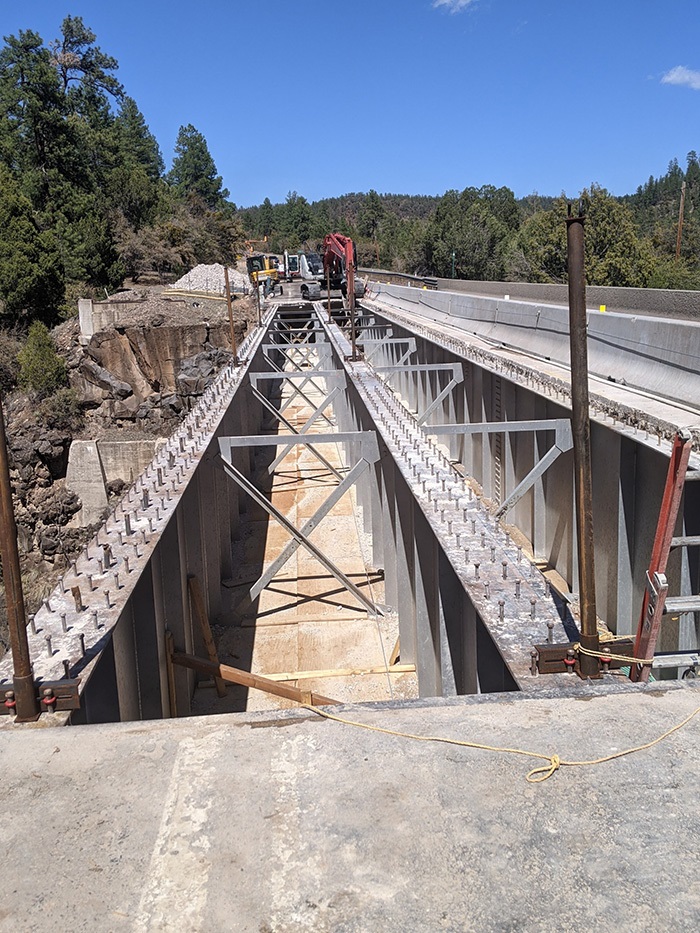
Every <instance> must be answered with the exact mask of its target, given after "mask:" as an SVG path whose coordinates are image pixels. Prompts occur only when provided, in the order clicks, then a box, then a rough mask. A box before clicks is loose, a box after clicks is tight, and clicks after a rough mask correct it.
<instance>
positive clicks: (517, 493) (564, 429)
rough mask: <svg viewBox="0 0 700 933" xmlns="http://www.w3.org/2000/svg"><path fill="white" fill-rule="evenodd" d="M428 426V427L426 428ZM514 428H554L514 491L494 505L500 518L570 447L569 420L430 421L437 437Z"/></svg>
mask: <svg viewBox="0 0 700 933" xmlns="http://www.w3.org/2000/svg"><path fill="white" fill-rule="evenodd" d="M426 430H427V429H426ZM516 431H554V444H553V445H552V447H550V449H549V450H548V451H547V453H546V454H545V455H544V457H542V458H541V459H540V460H539V461H538V462H537V463H536V464H535V466H534V467H533V468H532V469H531V470H530V472H529V473H528V474H527V476H525V477H524V478H523V479H522V480H521V481H520V483H518V485H517V486H516V487H515V489H514V490H513V492H512V493H511V494H510V495H509V496H508V497H507V498H506V499H505V501H504V502H503V503H502V504H501V505H500V506H499V507H498V508H497V509H496V511H495V512H494V515H495V516H496V518H501V517H502V516H503V515H505V514H506V512H509V511H510V510H511V509H512V508H513V506H515V505H516V504H517V503H518V502H519V501H520V500H521V499H522V497H523V496H524V495H525V493H526V492H527V491H528V489H531V488H532V486H533V485H534V484H535V482H536V481H537V480H538V479H539V478H540V477H541V476H542V475H543V474H544V473H545V472H546V471H547V470H548V469H549V467H550V466H551V465H552V464H553V463H554V461H555V460H557V458H558V457H559V455H560V454H562V453H565V452H566V451H567V450H571V448H572V447H573V444H574V441H573V437H572V436H571V422H570V421H569V420H568V418H547V419H544V420H539V421H484V422H479V423H477V422H472V423H471V424H431V425H430V426H429V433H430V434H434V435H435V436H436V437H442V436H444V435H445V434H508V433H510V432H516Z"/></svg>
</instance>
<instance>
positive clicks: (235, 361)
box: [224, 263, 238, 366]
mask: <svg viewBox="0 0 700 933" xmlns="http://www.w3.org/2000/svg"><path fill="white" fill-rule="evenodd" d="M224 282H225V283H226V306H227V307H228V323H229V326H230V328H231V350H232V351H233V365H234V366H238V346H237V344H236V331H235V328H234V326H233V306H232V303H231V285H230V283H229V280H228V266H227V265H226V264H225V263H224Z"/></svg>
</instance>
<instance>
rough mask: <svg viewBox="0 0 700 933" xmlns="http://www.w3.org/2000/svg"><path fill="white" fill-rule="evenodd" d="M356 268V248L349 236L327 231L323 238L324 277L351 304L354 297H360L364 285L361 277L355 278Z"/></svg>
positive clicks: (363, 291) (363, 290)
mask: <svg viewBox="0 0 700 933" xmlns="http://www.w3.org/2000/svg"><path fill="white" fill-rule="evenodd" d="M356 269H357V250H356V248H355V244H354V243H353V241H352V240H351V239H350V237H349V236H345V235H344V234H342V233H329V234H327V235H326V237H324V240H323V272H324V279H325V280H326V282H327V283H329V284H330V287H331V288H339V289H340V290H341V291H342V293H343V297H344V298H346V299H347V300H348V303H350V296H352V299H353V300H352V304H351V305H350V306H352V305H354V299H355V298H362V297H363V296H364V294H365V285H364V282H363V281H362V279H356V278H355V271H356Z"/></svg>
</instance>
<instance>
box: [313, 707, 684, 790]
mask: <svg viewBox="0 0 700 933" xmlns="http://www.w3.org/2000/svg"><path fill="white" fill-rule="evenodd" d="M304 708H305V709H308V710H311V712H312V713H317V714H318V715H319V716H323V718H324V719H331V720H333V722H340V723H342V724H343V725H346V726H356V727H357V728H358V729H368V730H369V731H370V732H383V733H384V735H395V736H399V737H400V738H404V739H415V740H416V741H417V742H443V743H444V744H446V745H460V746H462V747H463V748H475V749H478V750H480V751H485V752H501V753H503V754H507V755H523V756H525V757H526V758H540V759H542V761H546V762H547V764H546V765H542V766H540V767H539V768H533V769H532V770H531V771H528V773H527V774H526V776H525V780H526V781H527V782H528V783H529V784H541V783H542V781H546V780H547V778H550V777H551V776H552V775H553V774H554V772H555V771H558V770H559V768H582V767H585V766H586V765H602V764H604V763H605V762H606V761H613V760H614V759H615V758H624V757H625V755H632V754H634V753H635V752H643V751H645V750H646V749H648V748H653V747H654V745H658V744H659V742H663V740H664V739H667V738H668V737H669V736H670V735H673V733H674V732H678V731H679V729H682V728H683V727H684V726H687V725H688V723H689V722H690V720H691V719H693V718H694V717H695V716H697V715H698V713H700V706H698V707H696V709H694V710H693V712H692V713H690V715H689V716H686V717H685V719H684V720H682V722H679V723H677V724H676V725H675V726H672V727H671V728H670V729H668V730H667V731H666V732H664V734H663V735H660V736H658V738H656V739H652V741H651V742H646V743H645V744H644V745H635V746H634V748H626V749H624V750H623V751H621V752H613V753H612V754H610V755H603V756H602V757H601V758H592V759H591V760H590V761H565V760H564V759H563V758H560V757H559V755H545V754H543V753H542V752H530V751H527V750H526V749H523V748H508V747H507V746H499V745H483V744H482V743H480V742H466V741H464V740H462V739H447V738H445V737H444V736H440V735H415V734H413V733H411V732H398V731H396V730H395V729H384V728H383V727H382V726H371V725H369V724H368V723H365V722H356V721H355V720H352V719H343V718H342V717H341V716H335V715H334V714H333V713H329V712H327V711H326V710H325V709H320V708H319V707H317V706H308V705H306V704H305V705H304Z"/></svg>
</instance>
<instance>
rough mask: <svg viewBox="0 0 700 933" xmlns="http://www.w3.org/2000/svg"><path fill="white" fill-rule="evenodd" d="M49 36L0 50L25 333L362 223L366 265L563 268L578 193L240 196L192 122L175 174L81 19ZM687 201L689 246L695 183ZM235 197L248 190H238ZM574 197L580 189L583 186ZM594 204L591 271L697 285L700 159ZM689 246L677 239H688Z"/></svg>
mask: <svg viewBox="0 0 700 933" xmlns="http://www.w3.org/2000/svg"><path fill="white" fill-rule="evenodd" d="M60 32H61V34H60V36H58V37H57V38H55V39H51V40H49V41H48V42H45V41H44V39H43V38H42V37H41V36H39V35H38V34H37V33H36V32H33V31H31V30H27V31H20V33H19V35H17V36H8V37H5V39H4V44H3V45H2V48H1V49H0V231H2V232H1V235H0V324H1V325H4V326H5V327H7V326H16V327H19V328H20V329H21V330H22V331H27V330H28V328H29V325H30V324H31V323H32V322H34V321H39V322H42V323H44V324H46V325H48V326H52V325H54V324H56V323H57V322H59V321H60V320H62V319H65V318H66V317H69V316H71V315H73V314H75V308H76V305H77V298H78V297H79V296H93V297H95V296H100V295H104V294H105V290H106V291H107V292H109V291H111V290H114V289H115V288H118V287H120V286H122V285H123V284H124V283H125V282H126V281H130V282H136V283H138V282H140V281H146V282H147V281H154V280H155V281H168V280H172V278H173V277H176V276H177V275H179V274H181V273H182V272H183V271H186V270H187V269H189V268H191V267H192V266H194V265H196V264H198V263H213V262H233V261H235V259H236V257H237V256H240V255H241V254H242V253H243V252H244V250H245V249H246V246H247V247H248V248H253V249H256V250H264V251H266V252H272V253H280V252H282V251H283V250H284V249H290V250H291V249H297V248H309V249H318V247H319V245H320V243H321V241H322V240H323V237H324V235H325V234H326V233H329V232H331V231H339V232H341V233H345V234H349V235H350V236H352V237H353V238H354V239H355V240H356V242H357V246H358V259H359V264H360V265H361V266H363V267H374V268H383V269H393V270H395V271H400V272H406V273H410V274H418V275H431V276H439V277H446V278H449V277H452V276H454V277H457V278H464V279H491V280H505V281H532V282H564V281H566V249H565V240H566V231H565V224H564V218H565V216H566V205H567V198H566V196H565V195H564V194H562V195H561V196H559V197H552V196H540V195H537V194H533V195H530V196H528V197H526V198H522V199H517V198H516V197H515V195H514V194H513V192H512V191H511V190H510V189H509V188H506V187H501V188H496V187H493V186H490V185H485V186H482V187H479V188H476V187H466V188H464V190H461V191H459V190H452V191H447V192H445V194H443V195H442V196H439V197H433V196H423V195H397V194H379V193H377V192H376V191H373V190H370V191H369V192H368V193H356V194H345V195H342V196H339V197H334V198H326V199H323V200H319V201H316V202H312V203H310V202H309V201H307V200H306V198H304V197H303V195H301V194H298V193H297V192H296V191H290V193H289V194H288V195H287V197H286V200H285V201H284V203H279V204H273V203H272V202H271V201H270V199H269V198H266V199H265V200H264V202H263V203H262V204H260V205H257V206H254V207H247V208H237V207H236V205H235V204H234V203H233V201H232V200H231V199H230V193H229V191H227V190H226V189H225V188H224V187H223V180H222V178H221V176H220V175H219V174H218V173H217V169H216V164H215V162H214V159H213V157H212V155H211V153H210V151H209V148H208V145H207V142H206V140H205V138H204V136H203V135H202V133H201V132H199V131H198V130H197V129H196V128H195V127H194V126H193V125H191V124H189V123H188V124H185V125H183V126H181V127H180V131H179V133H178V136H177V140H176V143H175V149H174V153H173V158H172V164H171V168H170V169H169V170H168V171H166V170H165V163H164V159H163V155H162V152H161V149H160V147H159V144H158V141H157V140H156V139H155V137H154V135H153V134H152V133H151V131H150V130H149V128H148V126H147V124H146V121H145V119H144V116H143V114H142V113H141V111H140V110H139V107H138V104H137V102H136V101H135V100H134V99H133V98H132V97H130V96H129V95H128V93H127V91H126V89H125V88H124V87H123V86H122V85H121V83H120V82H119V80H118V77H117V73H118V63H117V61H116V59H115V58H113V57H112V56H111V55H109V54H108V53H106V52H103V51H102V49H101V48H100V46H99V45H98V44H97V37H96V36H95V34H94V33H93V32H92V30H91V29H90V28H89V27H88V26H87V25H86V24H85V23H84V22H83V20H82V19H81V17H79V16H76V17H72V16H68V17H66V18H65V19H64V21H63V23H62V26H61V30H60ZM682 190H683V192H684V201H685V213H684V224H683V229H682V236H681V238H680V244H679V248H678V219H679V205H680V201H681V193H682ZM234 195H235V192H234ZM570 196H571V195H570ZM574 197H575V199H576V200H578V199H579V198H580V199H581V200H582V201H583V203H584V208H585V210H586V215H587V224H586V263H587V277H588V281H589V283H590V284H599V285H615V286H639V287H653V288H691V289H696V288H700V214H699V209H700V164H699V162H698V156H697V154H696V153H695V152H690V153H688V155H687V157H686V160H685V165H684V166H681V165H680V164H679V163H678V161H677V160H675V159H674V160H673V161H672V162H671V163H670V165H669V167H668V170H667V172H666V173H665V174H664V175H662V176H660V177H658V178H655V177H653V176H652V177H650V178H649V179H648V180H647V181H646V182H645V183H644V184H642V185H640V186H639V188H638V189H637V191H636V192H635V193H633V194H629V195H626V196H623V197H615V196H613V195H611V194H610V193H609V192H607V191H606V190H605V189H604V188H602V187H600V186H598V185H596V184H592V185H591V186H590V187H589V188H587V189H586V190H584V191H583V192H581V193H577V194H576V195H575V196H574ZM677 253H678V254H677Z"/></svg>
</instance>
